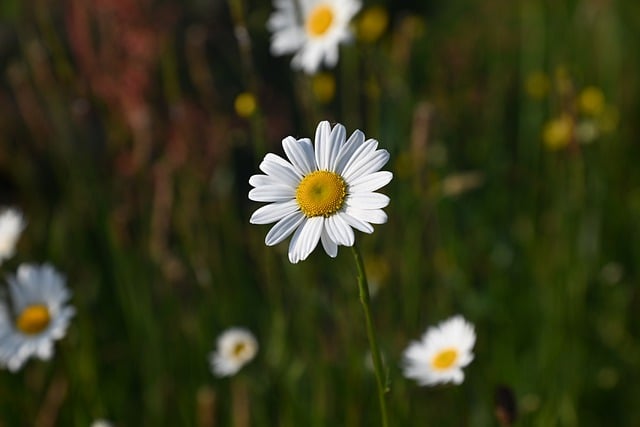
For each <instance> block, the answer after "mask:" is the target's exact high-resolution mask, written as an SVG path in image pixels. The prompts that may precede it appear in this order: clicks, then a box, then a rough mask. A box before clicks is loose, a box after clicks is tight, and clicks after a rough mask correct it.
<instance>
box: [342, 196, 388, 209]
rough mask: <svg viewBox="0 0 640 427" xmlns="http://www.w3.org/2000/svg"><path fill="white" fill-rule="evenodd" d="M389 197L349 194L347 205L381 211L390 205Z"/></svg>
mask: <svg viewBox="0 0 640 427" xmlns="http://www.w3.org/2000/svg"><path fill="white" fill-rule="evenodd" d="M389 200H390V199H389V196H387V195H385V194H380V193H355V194H349V195H348V196H347V199H346V200H345V203H347V205H348V206H353V207H356V208H360V209H380V208H384V207H386V206H387V205H388V204H389Z"/></svg>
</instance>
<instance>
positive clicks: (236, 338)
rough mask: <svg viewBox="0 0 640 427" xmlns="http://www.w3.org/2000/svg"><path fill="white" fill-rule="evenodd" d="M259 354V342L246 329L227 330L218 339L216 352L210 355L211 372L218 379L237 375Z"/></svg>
mask: <svg viewBox="0 0 640 427" xmlns="http://www.w3.org/2000/svg"><path fill="white" fill-rule="evenodd" d="M257 353H258V341H257V340H256V339H255V337H254V336H253V334H252V333H251V332H249V331H248V330H246V329H244V328H230V329H227V330H226V331H224V332H223V333H222V335H220V336H219V337H218V346H217V349H216V351H214V352H211V354H210V355H209V363H210V364H211V370H212V371H213V373H214V374H215V375H216V376H218V377H228V376H231V375H234V374H235V373H237V372H238V371H239V370H240V368H242V367H243V366H244V365H246V364H247V363H249V362H250V361H251V360H252V359H253V358H254V357H255V356H256V354H257Z"/></svg>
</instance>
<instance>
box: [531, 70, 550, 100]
mask: <svg viewBox="0 0 640 427" xmlns="http://www.w3.org/2000/svg"><path fill="white" fill-rule="evenodd" d="M525 90H526V91H527V95H529V96H530V97H531V98H533V99H542V98H544V97H545V96H547V94H548V93H549V77H548V76H547V75H546V74H545V73H543V72H542V71H534V72H532V73H530V74H529V75H528V76H527V79H526V80H525Z"/></svg>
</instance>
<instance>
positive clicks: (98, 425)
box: [91, 419, 113, 427]
mask: <svg viewBox="0 0 640 427" xmlns="http://www.w3.org/2000/svg"><path fill="white" fill-rule="evenodd" d="M91 427H113V423H111V421H107V420H103V419H98V420H95V421H94V422H92V423H91Z"/></svg>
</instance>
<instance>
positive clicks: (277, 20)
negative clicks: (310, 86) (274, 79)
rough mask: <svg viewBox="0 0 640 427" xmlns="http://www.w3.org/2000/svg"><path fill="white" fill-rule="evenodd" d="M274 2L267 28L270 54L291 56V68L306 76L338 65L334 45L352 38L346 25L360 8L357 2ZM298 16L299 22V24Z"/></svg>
mask: <svg viewBox="0 0 640 427" xmlns="http://www.w3.org/2000/svg"><path fill="white" fill-rule="evenodd" d="M295 1H296V0H274V6H275V9H276V10H275V12H273V13H272V14H271V16H270V17H269V21H268V22H267V28H268V29H269V30H270V31H271V32H272V33H273V35H272V38H271V53H272V54H274V55H285V54H289V53H294V52H295V55H294V57H293V60H292V61H291V65H292V67H293V68H295V69H302V70H304V71H305V72H306V73H307V74H313V73H315V72H316V71H317V70H318V68H319V66H320V64H321V63H323V62H324V63H325V64H326V65H327V66H329V67H333V66H335V65H336V64H337V62H338V45H339V44H340V43H343V42H346V41H349V40H350V39H351V38H352V34H351V30H350V29H349V23H350V22H351V19H352V18H353V16H354V15H355V14H356V13H358V11H359V10H360V8H361V6H362V4H361V2H360V1H359V0H299V3H298V4H295ZM299 16H300V17H301V18H302V22H301V21H300V18H299Z"/></svg>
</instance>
